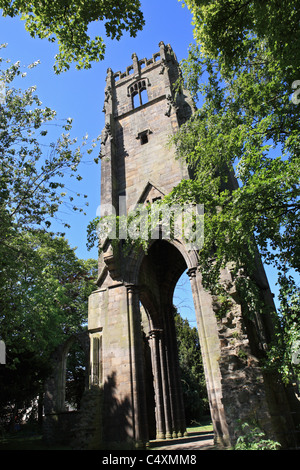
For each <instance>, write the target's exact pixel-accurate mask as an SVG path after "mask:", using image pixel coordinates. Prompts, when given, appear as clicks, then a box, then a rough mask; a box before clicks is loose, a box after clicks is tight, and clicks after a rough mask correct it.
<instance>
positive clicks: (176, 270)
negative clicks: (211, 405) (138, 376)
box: [139, 240, 209, 439]
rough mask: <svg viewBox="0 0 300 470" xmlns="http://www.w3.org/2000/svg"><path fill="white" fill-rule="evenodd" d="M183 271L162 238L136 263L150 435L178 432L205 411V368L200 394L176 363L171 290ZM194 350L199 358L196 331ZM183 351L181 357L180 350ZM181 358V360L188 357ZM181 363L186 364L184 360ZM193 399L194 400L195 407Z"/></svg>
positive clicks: (176, 251)
mask: <svg viewBox="0 0 300 470" xmlns="http://www.w3.org/2000/svg"><path fill="white" fill-rule="evenodd" d="M186 270H187V263H186V261H185V259H184V257H183V255H182V254H181V252H180V251H179V249H177V248H176V247H175V246H174V245H173V244H171V243H169V242H167V241H164V240H158V241H156V242H154V243H153V245H152V246H151V248H150V249H149V252H148V254H147V255H146V256H145V257H144V259H143V261H142V264H141V267H140V273H139V288H140V306H141V314H142V315H141V317H142V326H143V337H144V363H145V385H146V386H145V388H146V409H147V420H148V428H149V439H155V438H159V439H161V438H171V437H173V438H174V437H181V436H183V435H184V433H185V431H186V425H190V424H191V421H192V420H193V419H194V421H195V422H196V421H197V419H198V418H199V416H200V413H201V412H202V414H205V413H209V411H208V400H207V394H206V386H205V379H204V373H203V376H202V379H203V381H204V383H202V384H201V385H202V387H204V389H203V390H201V391H200V393H199V391H196V390H195V387H197V385H195V377H193V375H192V374H191V375H190V379H191V380H193V382H194V383H193V384H191V383H190V384H188V383H187V374H185V377H184V378H182V376H181V375H182V374H181V373H180V369H181V367H182V366H183V365H184V364H180V360H179V352H180V348H179V344H178V332H177V331H176V329H177V328H179V327H180V325H178V323H180V322H178V319H176V309H174V290H175V287H176V284H177V283H178V280H179V279H180V278H181V276H182V274H183V273H184V272H186ZM193 333H195V331H193ZM188 334H189V333H188ZM183 336H184V332H183ZM183 336H182V338H183ZM179 341H180V340H179ZM194 352H195V353H196V352H197V354H198V358H200V359H201V353H200V347H199V336H198V351H196V350H194ZM181 355H182V356H184V354H183V353H182V352H181ZM181 359H182V362H184V359H187V357H185V358H181ZM190 359H191V358H190ZM196 361H197V359H196V358H195V361H194V362H195V364H194V369H193V370H194V371H197V373H198V375H199V373H200V372H199V370H200V369H201V368H202V361H201V364H198V365H197V366H196ZM185 366H186V367H188V365H187V364H185ZM201 372H203V368H202V369H201ZM183 380H185V384H183ZM184 388H185V389H186V390H185V393H184ZM192 389H194V390H192ZM188 392H191V393H188ZM201 393H202V394H203V395H204V396H203V400H202V397H201V403H198V404H197V403H196V402H197V399H198V398H199V397H200V396H201ZM184 394H185V396H186V401H187V399H189V401H190V403H188V404H186V405H185V404H184ZM192 395H194V396H193V397H192ZM191 401H194V403H193V406H191ZM193 407H194V410H197V412H198V414H195V416H192V413H191V410H192V408H193ZM186 418H187V420H186Z"/></svg>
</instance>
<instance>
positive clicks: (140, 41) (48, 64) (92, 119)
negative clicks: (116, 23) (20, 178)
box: [0, 0, 276, 310]
mask: <svg viewBox="0 0 300 470" xmlns="http://www.w3.org/2000/svg"><path fill="white" fill-rule="evenodd" d="M141 3H142V10H143V13H144V16H145V21H146V25H145V27H144V29H143V31H141V32H139V33H138V35H137V37H136V38H131V37H130V36H129V34H126V35H125V36H124V37H123V38H122V39H121V40H120V41H111V40H109V39H107V38H106V45H107V48H106V55H105V60H104V61H102V62H98V63H94V64H93V66H92V68H91V69H90V70H84V71H77V70H75V67H74V66H71V69H70V70H69V71H67V72H64V73H62V74H61V75H55V73H54V71H53V63H54V55H55V54H56V53H57V51H58V49H57V45H56V44H51V43H49V42H48V41H47V40H45V39H44V40H39V39H32V38H31V37H30V36H29V34H28V33H27V32H26V31H25V28H24V23H23V22H22V21H21V20H19V19H11V18H3V17H0V43H8V47H7V48H6V50H5V52H4V55H5V57H7V58H10V59H11V60H12V61H14V62H15V61H17V60H20V61H21V63H22V64H23V65H24V66H26V65H28V64H30V63H32V62H34V61H36V60H40V62H41V63H40V65H39V66H38V67H36V68H35V69H33V70H31V71H28V75H27V77H26V79H25V80H24V81H23V82H22V83H23V86H24V87H28V86H31V85H36V86H37V94H38V96H39V98H40V99H41V101H42V102H43V106H49V107H50V108H52V109H55V110H56V111H57V117H58V119H66V118H68V117H72V118H73V130H72V136H73V137H75V136H77V137H78V142H80V141H81V138H82V137H83V136H84V135H85V134H86V133H87V134H88V135H89V137H90V138H91V139H92V138H95V137H97V136H98V135H99V134H100V133H101V131H102V129H103V127H104V115H103V112H102V108H103V103H104V87H105V77H106V71H107V68H108V67H111V68H112V70H113V71H114V72H117V71H119V70H121V71H125V69H126V67H127V66H128V65H130V64H131V62H132V59H131V56H132V53H133V52H135V53H136V54H137V55H138V57H139V58H144V57H147V58H150V57H151V56H152V54H154V53H155V52H157V51H158V50H159V47H158V43H159V42H160V41H164V42H165V43H166V44H168V43H169V44H171V46H172V47H173V50H174V51H175V53H176V55H177V58H178V60H181V59H183V58H185V57H186V56H187V51H188V48H189V44H190V43H191V42H193V29H192V25H191V14H190V12H189V11H188V9H187V8H182V4H181V3H180V2H178V1H177V0H160V1H159V0H142V2H141ZM91 33H93V34H98V35H103V36H104V37H105V32H104V28H103V26H102V25H101V24H100V23H99V24H98V23H97V24H94V25H92V26H91ZM2 52H3V51H2ZM2 55H3V54H2ZM59 133H60V131H59V128H57V136H58V135H59ZM97 154H98V148H97V149H96V150H95V152H94V153H93V154H92V156H91V157H89V156H87V160H88V161H87V162H86V163H82V165H81V168H80V174H81V175H82V176H83V180H82V181H81V182H80V183H77V182H76V180H72V181H70V182H68V184H67V187H68V188H69V189H70V191H75V192H81V193H84V194H87V196H88V199H87V200H88V202H89V207H88V208H87V215H86V216H84V215H83V214H79V213H74V214H72V213H70V212H69V213H66V214H64V217H65V219H66V221H67V222H68V223H70V225H71V228H70V229H67V231H66V237H67V239H68V240H69V243H70V245H71V246H72V247H77V250H76V253H77V256H78V257H80V258H90V257H93V258H96V257H97V253H96V249H95V250H93V251H91V252H88V251H87V249H86V228H87V225H88V223H89V221H90V220H92V219H93V218H94V217H95V216H96V211H97V207H98V205H99V203H100V171H101V169H100V165H96V164H95V163H93V158H94V157H96V156H97ZM75 183H76V184H75ZM59 229H63V228H62V227H59ZM268 272H269V273H270V275H269V281H270V283H271V286H272V290H273V292H276V288H275V286H274V281H273V276H272V273H271V272H270V271H269V270H268ZM177 294H178V295H179V297H180V298H181V299H182V298H183V297H182V294H180V291H178V293H177ZM184 295H185V294H184ZM187 298H188V299H189V300H187V302H188V303H189V307H188V310H190V295H189V294H187Z"/></svg>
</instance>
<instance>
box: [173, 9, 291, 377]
mask: <svg viewBox="0 0 300 470" xmlns="http://www.w3.org/2000/svg"><path fill="white" fill-rule="evenodd" d="M184 3H185V4H186V5H187V6H188V8H189V9H190V10H191V12H192V14H193V21H194V22H193V24H194V37H195V40H196V44H195V45H193V46H191V48H190V51H189V56H188V58H187V59H186V60H184V61H183V63H182V69H183V83H179V84H178V86H179V87H181V86H182V85H183V84H184V85H185V87H186V88H188V89H189V90H190V92H191V93H192V95H193V97H194V99H195V100H198V101H199V103H200V107H199V110H198V111H196V112H195V114H194V115H193V116H192V118H191V119H190V120H189V121H188V122H186V123H185V124H184V125H183V126H182V127H181V129H180V131H179V132H178V133H177V135H176V136H175V137H174V139H173V143H174V144H175V145H176V149H177V154H178V158H182V159H184V160H186V161H187V162H188V163H189V165H190V166H191V167H192V168H193V169H194V173H195V177H196V179H195V181H190V180H186V181H184V182H182V183H181V184H180V185H179V186H178V187H177V188H175V189H174V191H173V192H172V194H171V195H170V196H169V198H168V202H170V201H175V202H176V201H181V202H185V201H189V202H197V203H202V204H204V207H205V217H204V224H205V225H204V246H203V249H202V250H201V251H200V253H199V256H200V264H201V270H202V274H203V280H204V284H205V286H206V287H208V288H210V289H211V291H212V292H214V293H215V294H216V295H217V296H220V295H221V296H222V295H225V292H224V291H223V292H222V289H223V288H224V286H220V284H219V283H218V281H219V272H220V269H221V268H222V267H224V266H226V265H227V266H230V267H231V273H232V276H233V279H235V280H237V281H238V284H237V288H238V293H239V297H240V298H241V299H243V309H244V310H245V313H247V314H249V315H252V314H253V313H255V312H258V311H259V312H261V313H263V312H264V311H266V306H265V305H264V303H263V302H262V299H260V298H259V290H258V285H257V283H256V279H255V262H256V260H257V255H260V256H261V257H262V259H263V261H264V262H265V263H266V264H270V265H272V266H273V267H274V268H275V269H276V270H277V272H278V283H279V285H280V288H281V294H280V300H281V309H280V310H281V311H280V313H281V315H280V317H279V321H278V319H277V320H276V321H277V325H276V328H277V334H276V343H274V345H273V347H272V349H271V351H270V357H269V364H268V366H269V367H272V366H274V367H275V365H276V367H278V368H279V369H280V370H281V372H284V375H285V377H286V378H289V379H288V380H290V379H291V377H292V372H291V370H292V367H291V345H292V344H295V341H297V338H299V302H298V301H297V299H298V296H299V293H298V290H299V286H297V276H298V275H299V270H300V257H299V253H300V245H299V240H300V236H299V227H300V220H299V194H300V188H299V179H300V178H299V177H300V161H299V139H298V136H299V131H300V129H299V104H298V101H297V100H294V98H295V95H293V97H292V93H293V90H294V87H292V84H293V82H294V81H295V80H297V79H299V77H300V64H299V55H297V54H296V51H297V50H298V49H299V46H300V36H299V31H298V30H299V28H298V24H299V11H298V10H299V9H298V2H296V1H286V2H283V3H282V4H280V5H278V2H275V0H274V1H270V2H260V1H258V0H257V1H255V0H254V1H250V2H238V1H235V0H217V1H204V0H197V1H196V0H187V1H185V2H184ZM234 177H235V178H234ZM229 288H230V286H229ZM225 290H226V286H225ZM276 351H277V354H276ZM279 356H280V359H279ZM293 369H294V371H295V370H296V372H297V366H295V367H293Z"/></svg>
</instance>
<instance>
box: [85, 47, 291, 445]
mask: <svg viewBox="0 0 300 470" xmlns="http://www.w3.org/2000/svg"><path fill="white" fill-rule="evenodd" d="M132 61H133V62H132V64H131V65H130V66H129V67H127V69H126V71H125V72H123V73H121V72H117V73H114V72H113V71H112V70H111V69H108V72H107V78H106V88H105V102H104V112H105V127H104V130H103V134H102V149H101V157H102V166H101V211H102V214H101V215H105V214H111V213H115V214H116V215H118V214H120V213H121V212H122V213H128V212H129V211H130V210H131V209H132V208H133V207H135V206H136V204H144V203H145V204H146V203H148V202H150V203H151V202H153V201H155V200H157V199H159V198H163V197H164V195H166V194H168V193H169V192H170V191H171V190H172V188H173V187H174V186H175V185H177V184H178V183H179V182H180V181H181V180H182V179H183V178H189V171H188V168H186V167H185V166H184V164H183V163H181V162H179V161H178V160H176V159H175V151H174V148H172V147H170V146H167V143H168V140H169V137H170V135H172V134H173V133H175V132H176V131H177V130H178V128H179V126H180V125H181V124H182V123H183V122H185V120H186V119H188V118H189V117H190V116H191V113H192V111H193V103H192V101H191V99H190V97H189V95H188V93H185V92H184V91H183V92H182V93H181V94H180V95H178V96H176V98H175V95H174V92H173V85H174V83H175V81H176V79H177V78H178V76H179V73H180V70H179V66H178V63H177V60H176V56H175V54H174V52H173V50H172V48H171V47H170V46H169V45H167V46H166V45H165V44H164V43H162V42H161V43H160V44H159V51H158V52H157V53H155V54H154V55H153V56H152V58H151V59H142V60H140V59H138V57H137V56H136V54H133V55H132ZM120 196H121V198H120ZM120 201H121V202H120ZM185 270H188V271H187V272H188V275H189V277H190V281H191V287H192V293H193V299H194V305H195V313H196V319H197V326H198V331H199V338H200V344H201V352H202V357H203V364H204V369H205V376H206V383H207V391H208V397H209V402H210V410H211V416H212V420H213V426H214V433H215V440H216V442H218V443H222V444H224V445H230V444H233V443H234V440H235V423H236V421H237V420H238V419H241V420H243V419H244V420H246V421H247V420H250V418H251V419H252V418H257V420H258V421H259V422H260V425H261V426H262V427H263V429H265V430H266V431H268V432H269V434H270V435H272V436H276V437H277V438H278V439H279V437H280V438H282V439H281V440H284V438H285V435H284V436H282V435H281V436H279V437H278V429H279V427H278V423H279V421H280V431H279V432H281V433H284V432H285V430H286V428H287V426H292V424H291V422H290V417H289V415H287V413H286V410H287V409H288V405H287V402H286V397H285V393H284V390H283V389H282V388H280V387H279V388H278V387H277V388H276V390H275V388H274V384H273V382H272V380H271V378H269V377H267V376H266V374H264V373H263V371H262V369H261V367H260V364H259V351H260V350H261V349H263V348H264V342H265V341H266V339H265V338H266V337H267V336H268V322H267V319H266V318H265V319H261V318H256V319H254V320H253V321H249V322H248V323H247V325H245V322H244V321H243V315H242V307H241V305H240V304H239V303H238V301H236V302H235V303H233V306H232V308H231V310H230V311H229V312H227V313H226V315H225V316H224V317H223V318H221V319H218V318H217V316H216V313H215V307H214V299H213V298H212V296H211V295H210V293H209V292H207V291H205V290H204V288H203V287H202V283H201V274H200V272H199V270H198V262H197V251H196V250H191V249H190V248H189V247H187V246H186V244H185V243H184V242H183V240H182V239H180V238H178V239H175V240H161V239H154V240H151V241H150V242H149V250H148V252H147V254H145V253H144V252H143V250H140V251H139V252H136V251H132V252H131V253H129V254H128V253H127V254H126V253H125V252H124V251H123V250H122V241H121V242H120V244H119V249H118V250H116V249H115V250H113V248H112V244H111V243H110V240H109V239H107V240H106V242H105V244H104V249H103V251H102V253H101V256H100V258H99V276H98V282H97V284H98V289H97V290H96V291H95V292H94V293H93V294H92V295H91V296H90V299H89V316H88V329H89V335H90V344H91V348H90V350H91V375H90V385H91V387H92V386H95V387H98V386H99V387H100V388H102V389H103V408H102V423H103V438H104V440H105V442H107V443H109V442H116V441H122V442H124V441H128V442H134V443H136V444H139V443H145V442H147V441H148V440H149V439H151V438H152V439H153V438H155V437H158V438H171V437H175V436H180V435H182V434H184V432H185V417H184V411H183V410H184V408H183V401H182V393H181V385H180V376H179V370H178V354H177V345H176V336H175V326H174V318H173V292H174V288H175V286H176V283H177V281H178V279H179V278H180V276H181V275H182V273H183V272H184V271H185ZM222 277H223V280H224V282H226V281H228V282H230V281H231V275H230V271H229V270H224V272H223V273H222ZM258 278H259V283H260V285H261V288H262V293H263V294H262V295H263V297H264V299H265V301H266V302H268V303H270V304H272V296H271V293H270V290H269V286H268V282H267V279H266V277H265V274H264V271H263V270H262V269H261V268H259V270H258ZM233 290H234V287H233ZM233 298H234V292H233Z"/></svg>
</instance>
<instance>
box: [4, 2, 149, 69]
mask: <svg viewBox="0 0 300 470" xmlns="http://www.w3.org/2000/svg"><path fill="white" fill-rule="evenodd" d="M0 8H2V11H3V13H2V14H3V16H10V17H15V16H20V17H21V19H22V20H23V21H25V28H26V30H27V31H28V32H29V34H30V36H32V37H34V38H35V37H38V38H41V39H43V38H47V39H48V41H50V42H55V41H56V40H57V42H58V47H59V53H58V54H57V55H56V57H55V59H56V60H55V64H54V70H55V72H56V73H61V72H62V71H65V70H67V69H69V68H70V64H71V63H72V62H76V68H77V69H83V68H85V69H87V68H90V67H91V62H93V61H99V60H103V59H104V53H105V43H104V40H103V38H102V37H100V36H95V38H93V39H91V38H90V36H89V34H90V33H89V25H90V24H91V23H93V22H96V21H100V22H104V26H105V32H106V35H107V36H108V37H111V38H112V39H117V40H119V39H120V38H121V37H122V35H123V32H124V31H129V32H130V35H131V36H133V37H135V36H136V34H137V32H138V31H139V30H141V29H142V27H143V25H144V19H143V14H142V12H141V11H140V1H139V0H119V1H118V2H115V1H111V0H85V1H84V2H83V1H81V0H73V1H72V2H66V1H65V0H58V1H55V2H51V1H43V2H40V1H39V0H34V1H33V2H31V3H28V2H25V1H19V0H18V1H12V2H11V1H7V0H1V1H0Z"/></svg>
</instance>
